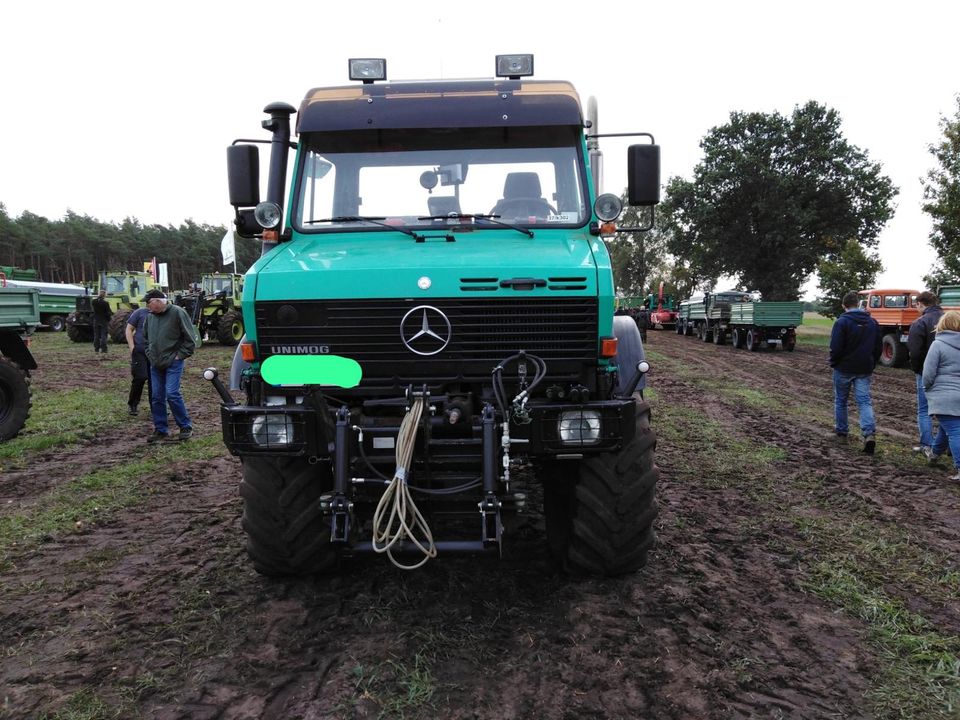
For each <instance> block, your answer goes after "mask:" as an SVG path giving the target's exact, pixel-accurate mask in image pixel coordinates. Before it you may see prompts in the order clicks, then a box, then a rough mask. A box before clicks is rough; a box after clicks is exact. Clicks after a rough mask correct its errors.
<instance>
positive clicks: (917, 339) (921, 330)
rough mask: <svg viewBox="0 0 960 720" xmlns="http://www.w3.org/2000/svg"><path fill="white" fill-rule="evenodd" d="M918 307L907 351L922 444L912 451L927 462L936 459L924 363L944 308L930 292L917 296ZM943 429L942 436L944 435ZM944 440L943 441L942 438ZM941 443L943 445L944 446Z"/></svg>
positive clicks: (908, 337)
mask: <svg viewBox="0 0 960 720" xmlns="http://www.w3.org/2000/svg"><path fill="white" fill-rule="evenodd" d="M917 308H918V309H919V310H920V317H918V318H917V319H916V320H914V321H913V322H912V323H911V324H910V332H909V334H908V335H907V349H908V350H909V351H910V369H911V370H913V372H914V373H915V374H916V376H917V427H918V428H919V430H920V444H919V445H917V446H915V447H914V448H913V451H914V452H917V453H923V454H924V455H926V457H927V460H931V461H932V460H933V457H934V456H933V445H934V437H933V418H932V417H931V416H930V415H928V414H927V393H926V392H925V391H924V389H923V361H924V360H926V359H927V353H928V352H929V351H930V345H931V344H932V343H933V340H934V338H935V337H936V335H937V332H936V329H935V328H936V327H937V323H938V322H939V321H940V318H941V317H943V308H942V307H940V298H938V297H937V296H936V295H934V294H933V293H932V292H930V291H929V290H925V291H923V292H922V293H920V294H919V295H917ZM943 432H944V431H943V430H940V433H943ZM941 439H943V440H944V442H945V441H946V440H945V436H944V438H941ZM941 444H942V443H941Z"/></svg>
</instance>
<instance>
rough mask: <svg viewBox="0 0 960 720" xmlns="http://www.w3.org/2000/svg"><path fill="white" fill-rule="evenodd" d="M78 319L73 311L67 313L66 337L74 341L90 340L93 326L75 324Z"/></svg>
mask: <svg viewBox="0 0 960 720" xmlns="http://www.w3.org/2000/svg"><path fill="white" fill-rule="evenodd" d="M78 319H79V316H78V315H77V313H75V312H72V313H70V314H69V315H67V337H68V338H70V339H71V340H72V341H73V342H75V343H80V342H92V341H93V328H91V327H89V326H87V325H76V324H75V323H76V322H77V321H78Z"/></svg>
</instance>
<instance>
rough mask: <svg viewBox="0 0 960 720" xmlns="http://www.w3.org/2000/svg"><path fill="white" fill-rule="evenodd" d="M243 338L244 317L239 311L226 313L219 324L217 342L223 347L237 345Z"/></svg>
mask: <svg viewBox="0 0 960 720" xmlns="http://www.w3.org/2000/svg"><path fill="white" fill-rule="evenodd" d="M242 337H243V315H242V314H241V313H240V312H239V311H238V310H230V311H229V312H225V313H224V314H223V317H222V318H220V322H219V323H217V340H218V341H219V342H220V344H221V345H236V344H237V343H238V342H240V338H242Z"/></svg>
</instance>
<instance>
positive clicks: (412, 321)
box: [400, 305, 453, 355]
mask: <svg viewBox="0 0 960 720" xmlns="http://www.w3.org/2000/svg"><path fill="white" fill-rule="evenodd" d="M452 334H453V329H452V328H451V327H450V320H449V319H448V318H447V316H446V315H444V314H443V312H442V311H440V310H437V308H435V307H433V306H432V305H418V306H417V307H415V308H413V309H412V310H411V311H410V312H408V313H407V314H406V315H404V316H403V320H401V321H400V339H401V340H403V344H404V345H405V346H406V348H407V350H409V351H410V352H412V353H414V354H416V355H436V354H437V353H438V352H440V351H441V350H443V349H444V348H445V347H446V346H447V345H449V344H450V336H451V335H452Z"/></svg>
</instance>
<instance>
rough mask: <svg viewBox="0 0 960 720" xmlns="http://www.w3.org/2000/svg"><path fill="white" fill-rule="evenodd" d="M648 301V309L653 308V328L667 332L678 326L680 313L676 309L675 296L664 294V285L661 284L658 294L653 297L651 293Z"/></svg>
mask: <svg viewBox="0 0 960 720" xmlns="http://www.w3.org/2000/svg"><path fill="white" fill-rule="evenodd" d="M647 300H648V307H650V308H651V309H650V324H651V325H652V326H653V327H655V328H657V329H659V330H667V329H672V328H675V327H676V326H677V317H678V316H679V314H680V313H679V312H678V311H677V309H676V308H675V307H674V301H673V296H672V295H664V294H663V283H660V288H659V289H658V290H657V294H656V295H653V293H651V294H650V295H649V296H648V298H647Z"/></svg>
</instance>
